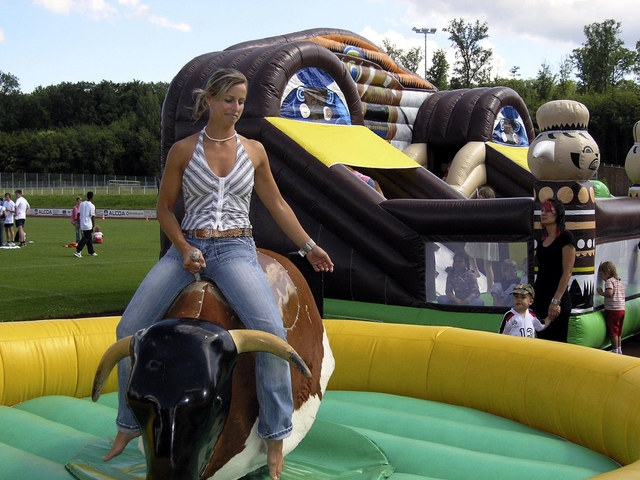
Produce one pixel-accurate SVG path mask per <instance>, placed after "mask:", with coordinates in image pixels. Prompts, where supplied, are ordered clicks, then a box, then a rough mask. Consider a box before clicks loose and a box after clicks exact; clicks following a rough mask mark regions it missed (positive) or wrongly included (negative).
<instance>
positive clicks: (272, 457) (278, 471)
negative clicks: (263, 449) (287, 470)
mask: <svg viewBox="0 0 640 480" xmlns="http://www.w3.org/2000/svg"><path fill="white" fill-rule="evenodd" d="M265 442H266V444H267V466H268V467H269V476H270V477H271V479H272V480H279V478H280V475H282V468H283V467H284V457H283V456H282V440H265Z"/></svg>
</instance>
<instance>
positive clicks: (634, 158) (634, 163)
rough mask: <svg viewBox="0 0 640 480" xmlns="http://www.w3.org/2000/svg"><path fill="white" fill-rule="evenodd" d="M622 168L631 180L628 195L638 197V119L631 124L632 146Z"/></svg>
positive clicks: (639, 195) (639, 173) (639, 165)
mask: <svg viewBox="0 0 640 480" xmlns="http://www.w3.org/2000/svg"><path fill="white" fill-rule="evenodd" d="M624 169H625V170H626V171H627V176H628V177H629V180H631V183H632V185H631V188H629V196H630V197H640V121H639V122H636V124H635V125H634V126H633V146H632V147H631V149H630V150H629V153H627V159H626V160H625V162H624Z"/></svg>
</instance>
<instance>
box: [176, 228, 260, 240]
mask: <svg viewBox="0 0 640 480" xmlns="http://www.w3.org/2000/svg"><path fill="white" fill-rule="evenodd" d="M182 233H184V235H185V237H194V238H199V239H203V240H206V239H207V238H237V237H250V236H251V229H250V228H230V229H229V230H218V229H217V228H197V229H195V230H182Z"/></svg>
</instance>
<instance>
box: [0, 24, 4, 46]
mask: <svg viewBox="0 0 640 480" xmlns="http://www.w3.org/2000/svg"><path fill="white" fill-rule="evenodd" d="M2 42H4V31H3V30H2V29H1V28H0V43H2Z"/></svg>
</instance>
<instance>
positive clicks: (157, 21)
mask: <svg viewBox="0 0 640 480" xmlns="http://www.w3.org/2000/svg"><path fill="white" fill-rule="evenodd" d="M149 21H150V22H151V23H153V24H154V25H159V26H161V27H164V28H170V29H173V30H179V31H181V32H190V31H191V27H190V26H189V25H188V24H186V23H184V22H183V23H173V22H170V21H169V20H167V19H166V18H164V17H158V16H156V15H151V16H149Z"/></svg>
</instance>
